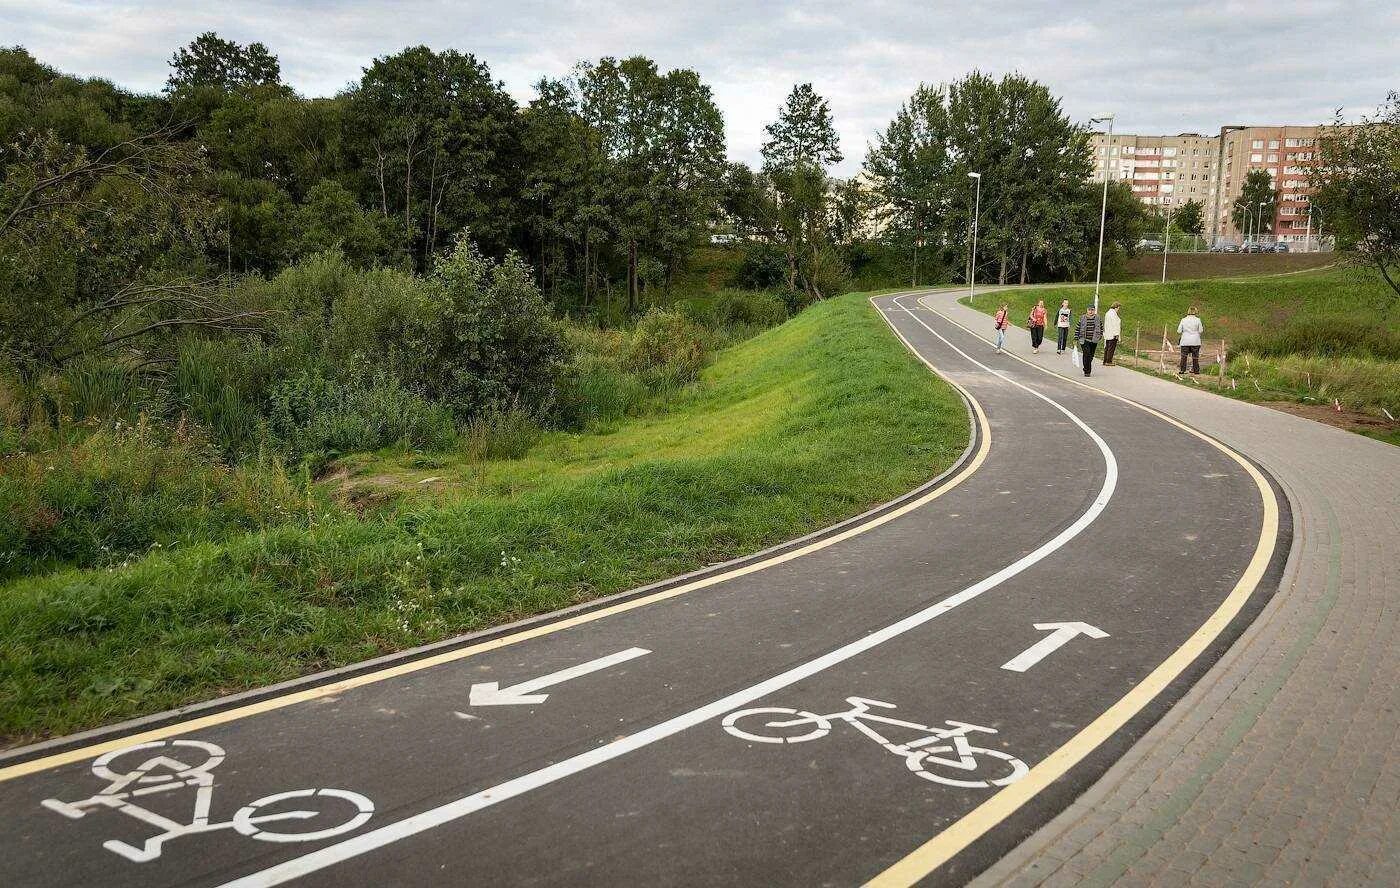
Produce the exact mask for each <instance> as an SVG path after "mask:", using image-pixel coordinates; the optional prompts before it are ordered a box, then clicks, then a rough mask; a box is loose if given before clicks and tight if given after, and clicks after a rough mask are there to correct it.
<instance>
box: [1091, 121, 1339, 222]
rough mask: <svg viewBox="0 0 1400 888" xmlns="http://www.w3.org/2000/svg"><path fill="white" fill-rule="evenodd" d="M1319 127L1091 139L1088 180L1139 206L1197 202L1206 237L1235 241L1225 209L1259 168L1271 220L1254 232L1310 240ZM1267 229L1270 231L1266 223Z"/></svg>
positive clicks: (1239, 128)
mask: <svg viewBox="0 0 1400 888" xmlns="http://www.w3.org/2000/svg"><path fill="white" fill-rule="evenodd" d="M1323 129H1324V128H1323V127H1320V126H1225V127H1221V128H1220V135H1218V136H1203V135H1201V134H1199V133H1181V134H1180V135H1176V136H1137V135H1131V134H1126V133H1125V134H1118V133H1115V134H1114V135H1112V136H1109V135H1107V134H1105V133H1091V134H1090V137H1089V145H1090V151H1091V152H1092V154H1093V161H1094V171H1093V173H1092V174H1091V176H1090V178H1091V180H1092V181H1094V182H1102V181H1103V178H1104V174H1105V171H1107V173H1108V175H1109V176H1110V180H1111V181H1115V182H1126V183H1128V185H1129V186H1130V187H1131V188H1132V189H1133V193H1134V194H1135V195H1137V196H1138V198H1139V199H1140V200H1141V201H1142V202H1143V203H1145V204H1148V205H1149V206H1156V207H1162V208H1167V207H1173V208H1174V207H1179V206H1181V205H1182V204H1184V203H1185V202H1186V201H1188V200H1197V201H1200V202H1201V204H1202V205H1203V206H1204V207H1205V218H1206V234H1207V235H1209V236H1210V237H1211V238H1212V239H1214V238H1229V239H1232V240H1239V239H1240V238H1241V236H1242V232H1241V231H1240V230H1239V229H1237V228H1236V227H1235V224H1234V220H1233V219H1232V218H1231V216H1232V215H1233V213H1232V208H1233V207H1234V205H1235V199H1236V198H1238V197H1239V196H1240V192H1241V191H1242V190H1243V189H1244V179H1245V176H1246V175H1248V173H1249V171H1250V170H1256V169H1261V170H1265V171H1267V172H1268V173H1269V175H1270V176H1271V177H1272V178H1273V180H1274V190H1275V191H1276V192H1277V193H1278V197H1279V199H1278V207H1277V213H1276V215H1275V217H1274V219H1273V220H1265V221H1264V222H1263V223H1261V225H1260V229H1261V231H1263V232H1264V233H1265V234H1268V233H1269V232H1273V233H1276V234H1277V235H1278V237H1279V238H1280V239H1281V240H1286V241H1302V240H1304V239H1305V238H1306V237H1308V236H1312V237H1316V236H1317V235H1318V231H1317V230H1316V226H1313V227H1312V228H1309V225H1308V220H1309V218H1310V215H1309V205H1310V200H1311V195H1312V187H1311V182H1310V180H1309V175H1308V171H1309V168H1310V167H1311V166H1312V164H1313V162H1314V160H1315V158H1316V156H1317V154H1316V146H1317V139H1318V138H1319V136H1320V135H1321V133H1322V132H1323ZM1270 222H1272V224H1270Z"/></svg>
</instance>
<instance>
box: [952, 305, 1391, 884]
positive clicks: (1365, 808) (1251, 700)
mask: <svg viewBox="0 0 1400 888" xmlns="http://www.w3.org/2000/svg"><path fill="white" fill-rule="evenodd" d="M961 295H963V294H961V293H956V294H955V293H939V294H934V295H931V296H928V297H927V301H928V304H929V305H931V306H932V307H934V308H936V309H937V310H938V311H940V312H942V313H943V314H945V315H946V316H947V317H949V318H951V319H953V320H955V321H957V322H959V323H961V324H963V325H965V326H967V327H968V328H970V329H972V330H973V331H974V332H976V333H978V334H979V335H982V336H983V337H984V338H988V339H989V340H990V337H991V335H992V333H991V321H990V319H989V318H988V317H987V315H985V314H982V313H980V312H977V311H974V310H973V309H970V308H968V307H966V306H963V305H959V304H957V302H956V301H955V300H956V298H957V297H958V296H961ZM1086 295H1087V291H1086ZM1078 308H1079V307H1078V306H1076V311H1077V310H1078ZM1123 314H1124V319H1125V321H1126V322H1127V325H1129V326H1131V324H1132V302H1131V300H1125V306H1124V311H1123ZM1052 332H1053V331H1052ZM988 347H989V348H990V345H989V346H988ZM1008 350H1009V351H1013V352H1015V353H1016V354H1019V355H1021V356H1023V357H1025V358H1027V359H1028V360H1031V361H1035V362H1038V363H1041V364H1043V365H1044V366H1046V367H1047V368H1049V369H1051V370H1053V371H1055V372H1058V373H1060V374H1062V375H1065V376H1069V377H1071V378H1075V379H1078V380H1080V381H1083V382H1086V383H1088V384H1091V385H1093V386H1094V387H1096V388H1100V389H1103V390H1105V391H1110V392H1115V393H1117V394H1121V395H1124V396H1125V397H1129V398H1132V399H1133V400H1136V401H1140V402H1142V403H1144V404H1147V405H1149V406H1151V407H1154V408H1156V409H1158V410H1161V411H1162V412H1164V413H1167V414H1170V415H1172V416H1174V417H1177V418H1178V419H1181V420H1182V421H1184V422H1187V423H1190V424H1191V425H1194V426H1196V427H1197V428H1199V429H1201V430H1202V431H1204V432H1206V433H1208V434H1211V435H1213V436H1215V437H1217V438H1219V439H1220V440H1222V441H1224V442H1226V443H1228V444H1230V445H1232V446H1234V447H1236V448H1238V449H1239V450H1240V451H1241V452H1243V453H1245V454H1247V455H1249V456H1250V457H1252V458H1254V459H1255V460H1257V461H1258V462H1259V463H1260V464H1261V465H1262V466H1263V467H1264V468H1266V469H1267V470H1268V471H1269V472H1270V473H1272V475H1273V476H1274V478H1275V479H1277V481H1278V482H1279V484H1280V485H1281V486H1282V488H1283V490H1284V492H1285V494H1286V495H1287V497H1288V499H1289V503H1290V505H1291V507H1292V511H1293V546H1292V550H1291V551H1290V553H1289V558H1288V562H1287V564H1286V566H1285V568H1284V574H1283V578H1282V580H1281V583H1280V587H1279V591H1278V593H1277V594H1276V595H1275V596H1274V597H1273V599H1272V600H1271V601H1270V602H1269V603H1268V605H1267V606H1266V607H1265V609H1264V610H1263V612H1262V613H1261V614H1260V615H1259V616H1258V617H1257V618H1256V619H1255V621H1254V622H1253V623H1252V624H1251V625H1250V626H1249V628H1248V629H1247V630H1246V631H1245V633H1244V635H1243V636H1242V637H1241V638H1240V639H1239V641H1237V642H1236V643H1235V644H1234V645H1233V646H1232V647H1231V648H1230V650H1229V651H1227V652H1226V654H1225V655H1224V656H1223V657H1222V658H1221V659H1220V661H1219V662H1217V663H1216V664H1215V666H1214V667H1213V668H1211V669H1210V671H1209V672H1208V673H1207V674H1206V675H1205V676H1204V677H1203V678H1202V679H1201V680H1200V682H1198V683H1197V684H1196V685H1195V686H1194V687H1193V688H1191V690H1190V691H1189V692H1188V693H1187V694H1186V695H1185V696H1184V697H1183V698H1182V699H1181V700H1180V701H1179V702H1178V703H1177V704H1176V705H1175V706H1174V707H1172V709H1171V710H1170V711H1169V712H1168V713H1167V714H1166V715H1165V716H1164V717H1163V718H1162V720H1161V721H1159V722H1158V723H1157V724H1156V725H1155V726H1154V727H1153V728H1152V729H1151V730H1150V731H1149V732H1148V734H1147V735H1145V736H1144V737H1143V739H1142V740H1140V741H1139V742H1138V743H1136V744H1135V745H1134V746H1133V747H1132V748H1131V749H1130V750H1129V752H1128V753H1127V754H1126V755H1124V756H1123V758H1121V759H1120V760H1119V761H1118V762H1117V763H1115V764H1114V766H1113V767H1112V768H1111V769H1110V770H1109V771H1108V772H1107V773H1106V774H1105V775H1104V776H1103V778H1101V779H1100V780H1099V781H1098V782H1097V783H1096V784H1095V785H1094V786H1093V787H1091V788H1090V789H1089V790H1088V791H1087V792H1085V793H1084V795H1083V796H1081V797H1080V798H1079V799H1078V800H1076V801H1075V802H1074V803H1073V804H1072V805H1071V806H1070V807H1069V808H1067V809H1066V810H1065V811H1064V812H1063V813H1062V814H1061V815H1060V816H1058V817H1057V818H1055V819H1054V820H1053V821H1051V822H1050V823H1048V824H1046V825H1045V826H1044V827H1043V828H1041V829H1040V830H1038V831H1037V832H1036V833H1034V834H1033V835H1031V836H1030V837H1028V838H1027V839H1026V840H1025V841H1024V842H1023V843H1022V844H1021V845H1020V846H1019V847H1018V848H1017V849H1016V850H1015V851H1013V852H1012V853H1011V854H1009V855H1007V856H1006V857H1004V858H1003V859H1002V860H1001V861H999V862H998V863H997V864H995V865H994V866H993V867H992V868H991V869H989V870H987V871H986V872H985V873H983V874H982V875H981V876H980V877H978V878H977V879H976V880H975V881H974V882H973V885H974V886H981V888H986V886H993V885H997V886H1000V885H1007V886H1017V888H1021V886H1040V885H1043V886H1060V885H1077V886H1104V885H1113V884H1119V885H1160V886H1176V885H1204V886H1234V885H1307V886H1314V885H1323V886H1360V885H1386V886H1398V885H1400V618H1398V617H1397V614H1400V514H1398V512H1397V509H1398V508H1400V448H1397V447H1394V446H1392V445H1389V444H1384V443H1381V442H1379V441H1373V440H1371V439H1368V438H1364V437H1362V436H1360V435H1354V434H1351V433H1349V432H1345V431H1342V430H1340V429H1335V428H1332V427H1330V426H1326V425H1321V424H1319V423H1314V422H1311V421H1309V420H1305V419H1301V418H1299V417H1296V416H1292V415H1289V414H1286V413H1281V412H1279V411H1276V410H1270V409H1268V408H1266V407H1260V406H1258V405H1254V404H1246V403H1243V402H1239V401H1233V400H1230V399H1227V398H1223V397H1219V396H1217V395H1214V394H1211V393H1209V392H1207V391H1204V390H1197V389H1192V388H1189V387H1186V386H1183V385H1180V384H1177V383H1175V382H1172V381H1169V380H1163V379H1157V378H1154V377H1152V376H1149V375H1147V374H1144V373H1139V372H1137V371H1134V370H1129V369H1127V368H1124V367H1099V366H1095V368H1094V375H1093V376H1092V377H1091V378H1089V379H1087V380H1086V379H1084V378H1083V375H1082V373H1080V372H1079V371H1078V370H1076V369H1075V368H1074V367H1073V366H1072V365H1071V364H1070V362H1069V360H1068V359H1067V357H1066V356H1062V355H1056V354H1055V351H1054V348H1053V339H1052V341H1051V347H1050V348H1049V349H1045V348H1042V350H1041V353H1040V354H1039V355H1032V354H1031V353H1030V342H1029V335H1028V334H1027V332H1026V331H1025V330H1012V331H1011V335H1009V336H1008ZM1162 483H1163V484H1173V483H1178V482H1177V480H1176V479H1173V478H1163V479H1162ZM1125 554H1126V553H1125Z"/></svg>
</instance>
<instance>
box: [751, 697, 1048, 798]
mask: <svg viewBox="0 0 1400 888" xmlns="http://www.w3.org/2000/svg"><path fill="white" fill-rule="evenodd" d="M846 702H847V703H849V704H850V705H851V709H850V710H849V711H847V712H833V713H831V714H830V715H817V714H816V713H814V712H804V711H802V710H799V709H784V708H781V707H761V708H758V709H744V710H741V711H739V712H731V713H730V714H729V715H727V716H725V719H724V729H725V730H726V731H728V732H729V733H730V734H733V735H734V736H735V737H739V738H741V739H744V740H752V741H753V742H755V743H806V742H807V741H809V740H820V739H821V738H822V737H825V736H826V735H827V734H829V733H830V732H831V725H832V723H833V722H837V721H844V722H846V723H847V724H849V725H850V726H851V727H853V728H855V729H856V730H858V731H860V732H861V733H862V734H864V735H865V736H867V737H869V738H870V739H871V740H874V741H875V742H876V743H878V744H880V745H881V746H882V747H884V748H885V749H886V750H887V751H889V752H892V753H894V754H895V755H898V756H901V757H902V758H903V759H904V763H905V765H907V766H908V767H909V770H910V771H913V772H914V773H915V774H917V775H918V776H920V777H922V778H924V779H925V780H932V781H933V782H935V783H945V784H947V785H949V786H962V787H966V788H969V789H980V788H985V787H990V786H1006V785H1007V784H1010V783H1015V782H1016V781H1017V780H1020V779H1021V778H1022V777H1024V776H1026V772H1027V770H1028V768H1027V767H1026V763H1025V762H1023V761H1021V760H1020V759H1018V758H1016V757H1015V756H1014V755H1011V754H1010V753H1006V752H1002V751H1001V750H999V749H985V748H983V747H980V746H973V745H972V744H970V743H968V742H967V735H968V734H970V733H972V732H974V731H978V732H981V733H985V734H995V733H996V729H995V728H983V727H979V726H977V725H970V724H968V723H967V722H956V721H948V722H945V724H947V725H948V727H946V728H935V727H930V726H929V725H920V724H915V723H914V722H907V721H902V720H900V719H897V718H890V717H889V716H885V715H876V714H874V713H872V712H871V711H870V710H871V708H872V707H883V708H885V709H894V708H896V707H895V705H894V704H893V703H884V702H881V701H879V700H871V699H869V698H867V697H847V698H846ZM741 720H743V721H744V724H745V727H741V726H740V724H739V722H740V721H741ZM872 722H874V723H879V724H882V725H892V726H894V727H899V728H907V729H909V730H912V731H920V732H924V736H923V737H920V738H918V739H916V740H912V741H910V742H908V743H895V742H893V741H891V740H888V739H886V738H885V737H884V736H882V735H881V734H880V732H879V731H877V730H875V728H873V727H871V723H872ZM934 744H938V745H934ZM988 759H994V760H996V761H997V762H1000V763H1002V764H1001V765H1000V766H998V767H997V771H996V774H997V775H998V776H992V775H985V776H984V775H976V777H977V779H972V778H973V777H974V775H973V774H972V773H969V772H976V771H977V770H978V768H979V767H981V766H982V765H983V764H984V762H985V761H986V760H988ZM935 768H950V769H953V770H954V771H955V772H964V773H965V774H967V779H964V778H960V777H958V776H952V775H948V774H943V773H939V772H938V771H937V770H934V769H935ZM1008 769H1009V773H1003V772H1006V771H1007V770H1008Z"/></svg>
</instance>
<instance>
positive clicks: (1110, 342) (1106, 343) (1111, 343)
mask: <svg viewBox="0 0 1400 888" xmlns="http://www.w3.org/2000/svg"><path fill="white" fill-rule="evenodd" d="M1119 305H1120V303H1117V302H1115V303H1113V304H1112V305H1110V306H1109V307H1108V312H1107V313H1106V314H1105V315H1104V316H1103V362H1104V364H1106V365H1107V364H1112V363H1113V353H1114V352H1115V351H1117V350H1118V337H1119V336H1122V335H1123V320H1122V318H1120V317H1118V308H1119Z"/></svg>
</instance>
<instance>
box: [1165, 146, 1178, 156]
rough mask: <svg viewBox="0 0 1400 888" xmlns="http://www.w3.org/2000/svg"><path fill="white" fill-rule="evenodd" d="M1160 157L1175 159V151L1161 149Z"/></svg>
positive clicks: (1173, 149) (1172, 149)
mask: <svg viewBox="0 0 1400 888" xmlns="http://www.w3.org/2000/svg"><path fill="white" fill-rule="evenodd" d="M1162 155H1163V156H1164V157H1176V149H1175V148H1163V149H1162Z"/></svg>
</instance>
